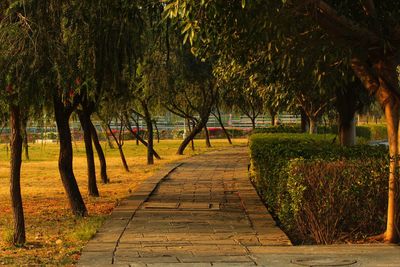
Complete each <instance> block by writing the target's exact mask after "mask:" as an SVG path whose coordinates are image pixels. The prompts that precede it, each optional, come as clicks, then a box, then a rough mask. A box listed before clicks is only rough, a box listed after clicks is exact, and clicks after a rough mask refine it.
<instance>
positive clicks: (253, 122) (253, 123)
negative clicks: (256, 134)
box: [250, 118, 256, 130]
mask: <svg viewBox="0 0 400 267" xmlns="http://www.w3.org/2000/svg"><path fill="white" fill-rule="evenodd" d="M250 120H251V128H252V129H253V130H255V129H256V118H250Z"/></svg>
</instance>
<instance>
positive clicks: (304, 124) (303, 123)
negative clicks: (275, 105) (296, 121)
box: [300, 108, 310, 133]
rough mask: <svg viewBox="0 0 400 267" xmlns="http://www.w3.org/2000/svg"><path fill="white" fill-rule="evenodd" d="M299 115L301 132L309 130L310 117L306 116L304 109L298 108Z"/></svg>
mask: <svg viewBox="0 0 400 267" xmlns="http://www.w3.org/2000/svg"><path fill="white" fill-rule="evenodd" d="M300 116H301V132H302V133H308V132H309V131H310V119H309V118H308V116H307V114H306V113H305V112H304V110H303V109H302V108H301V109H300Z"/></svg>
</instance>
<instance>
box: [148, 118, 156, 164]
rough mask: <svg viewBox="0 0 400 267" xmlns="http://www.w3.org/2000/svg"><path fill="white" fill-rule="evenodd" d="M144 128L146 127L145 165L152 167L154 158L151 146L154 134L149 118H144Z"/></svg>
mask: <svg viewBox="0 0 400 267" xmlns="http://www.w3.org/2000/svg"><path fill="white" fill-rule="evenodd" d="M146 126H147V136H148V137H147V164H148V165H153V164H154V157H153V151H154V149H153V145H154V140H153V137H154V132H153V123H152V120H151V118H149V117H146Z"/></svg>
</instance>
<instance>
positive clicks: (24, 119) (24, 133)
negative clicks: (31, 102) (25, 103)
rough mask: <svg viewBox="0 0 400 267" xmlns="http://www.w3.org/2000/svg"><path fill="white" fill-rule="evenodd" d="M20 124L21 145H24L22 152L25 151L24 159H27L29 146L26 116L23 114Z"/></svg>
mask: <svg viewBox="0 0 400 267" xmlns="http://www.w3.org/2000/svg"><path fill="white" fill-rule="evenodd" d="M21 124H22V130H23V135H22V136H23V147H24V152H25V159H26V160H29V146H28V131H27V127H28V116H27V115H25V116H24V117H23V118H22V120H21Z"/></svg>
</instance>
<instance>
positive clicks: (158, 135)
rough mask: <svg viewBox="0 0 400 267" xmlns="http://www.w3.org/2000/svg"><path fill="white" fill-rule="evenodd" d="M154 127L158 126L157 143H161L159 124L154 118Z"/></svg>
mask: <svg viewBox="0 0 400 267" xmlns="http://www.w3.org/2000/svg"><path fill="white" fill-rule="evenodd" d="M153 122H154V128H156V133H157V143H160V131H159V130H158V126H157V121H156V120H154V121H153Z"/></svg>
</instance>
